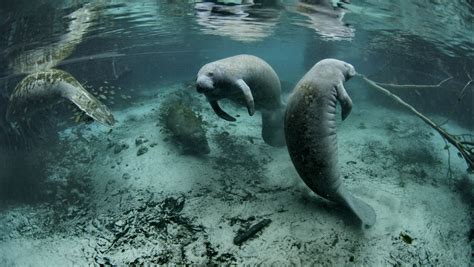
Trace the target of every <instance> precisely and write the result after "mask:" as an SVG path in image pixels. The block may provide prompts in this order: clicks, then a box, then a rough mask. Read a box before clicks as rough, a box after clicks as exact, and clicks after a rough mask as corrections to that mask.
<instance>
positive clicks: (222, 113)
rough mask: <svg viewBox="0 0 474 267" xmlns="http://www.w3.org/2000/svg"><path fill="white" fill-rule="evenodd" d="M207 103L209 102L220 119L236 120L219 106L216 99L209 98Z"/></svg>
mask: <svg viewBox="0 0 474 267" xmlns="http://www.w3.org/2000/svg"><path fill="white" fill-rule="evenodd" d="M209 103H210V104H211V107H212V109H213V110H214V112H215V113H216V114H217V116H219V117H221V118H222V119H224V120H226V121H236V119H235V118H234V117H232V116H230V115H229V114H227V113H226V112H225V111H223V110H222V109H221V107H219V103H217V100H211V101H209Z"/></svg>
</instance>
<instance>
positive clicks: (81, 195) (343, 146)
mask: <svg viewBox="0 0 474 267" xmlns="http://www.w3.org/2000/svg"><path fill="white" fill-rule="evenodd" d="M180 87H181V86H180V85H176V86H171V87H170V88H169V89H168V91H167V92H166V93H160V94H159V95H156V96H148V97H146V100H143V101H135V102H133V103H131V105H130V107H129V108H128V109H126V110H121V111H116V112H115V115H116V118H117V120H118V124H117V125H116V127H114V128H113V130H112V131H110V129H108V128H106V127H103V126H100V125H97V124H94V123H93V124H80V125H78V126H76V127H73V128H69V129H67V130H65V131H63V132H61V133H60V139H61V142H60V143H59V144H58V145H57V146H58V147H59V149H56V150H57V151H56V152H54V153H52V156H51V157H50V158H45V159H44V160H45V164H47V165H48V173H49V175H48V178H47V180H46V181H45V183H46V184H48V186H44V187H43V188H42V189H41V190H49V191H48V194H49V195H50V196H51V199H52V200H49V201H43V202H40V203H37V204H28V205H26V204H24V205H11V206H8V207H7V208H5V209H3V210H1V211H0V266H73V265H74V266H77V265H82V266H84V265H90V264H94V263H95V264H101V263H102V264H107V263H109V264H118V265H125V264H131V263H160V264H165V263H184V264H192V263H196V264H211V263H236V264H249V265H255V264H265V265H266V264H268V265H270V264H277V265H289V264H295V265H305V266H306V265H310V264H317V265H322V266H345V265H358V266H360V265H364V266H387V265H397V266H400V265H401V266H405V265H406V266H408V265H416V266H420V265H439V266H472V265H473V262H474V261H473V257H472V251H473V241H472V225H473V209H472V200H473V195H474V192H473V189H472V188H473V176H468V175H467V173H466V171H465V169H466V165H465V163H464V161H463V160H462V159H460V158H459V157H458V156H457V155H456V151H455V150H454V149H453V148H450V149H449V151H450V153H449V154H448V150H446V149H444V147H445V143H444V141H443V139H442V138H441V137H440V136H439V135H438V134H437V133H436V132H435V131H433V130H432V129H431V128H429V127H428V126H426V125H425V124H424V123H422V122H421V121H420V120H419V119H417V118H416V117H414V116H412V115H410V114H404V113H399V112H396V111H393V110H388V109H385V108H383V107H380V106H374V105H372V104H370V103H360V101H359V102H356V103H354V109H353V111H352V114H351V115H350V116H349V118H348V119H347V120H346V121H345V122H344V123H340V122H339V128H338V140H339V159H340V168H341V171H342V174H343V176H344V184H345V185H346V186H347V187H348V189H349V190H350V191H351V192H352V193H353V194H354V195H355V196H357V197H359V198H361V199H363V200H364V201H366V202H367V203H369V204H370V205H371V206H372V207H373V208H374V209H375V210H376V213H377V222H376V224H375V225H374V226H373V227H372V228H370V229H366V230H363V229H360V227H358V226H354V221H353V220H352V219H350V218H348V217H347V216H346V214H345V211H344V210H340V209H339V208H338V207H337V206H335V205H333V204H332V203H329V202H327V201H325V200H323V199H321V198H319V197H317V196H316V195H314V194H313V193H311V192H310V191H309V190H308V189H306V187H305V185H304V184H303V182H302V181H301V179H300V178H299V177H298V174H297V173H296V171H295V169H294V167H293V165H292V163H291V161H290V159H289V156H288V153H287V151H286V149H285V148H273V147H270V146H267V145H266V144H265V143H263V141H262V140H261V138H260V124H261V121H260V116H259V114H258V113H257V114H256V115H255V116H253V117H249V116H248V115H247V114H246V110H245V108H235V107H234V106H232V105H231V104H226V103H223V104H222V106H224V107H225V110H227V111H228V112H229V113H230V114H233V115H237V114H238V115H240V116H239V117H238V120H237V122H235V123H229V122H226V121H224V120H221V119H218V118H217V116H216V115H215V114H213V113H212V112H211V109H210V107H209V106H208V104H207V103H205V101H204V99H202V98H199V99H198V100H197V101H195V103H194V104H193V105H194V109H195V110H198V111H199V110H200V112H201V114H202V117H203V119H204V120H205V121H206V122H207V128H208V133H207V136H208V139H209V142H210V146H211V153H210V154H208V155H205V156H201V157H196V156H191V155H184V154H182V152H181V149H180V147H179V146H177V145H176V143H174V142H173V141H172V140H171V139H170V137H169V133H167V132H166V131H163V129H162V125H161V124H160V120H159V110H160V105H161V103H163V101H164V100H166V99H167V97H169V96H170V95H174V94H175V92H174V91H176V90H183V89H181V88H180ZM160 90H161V89H160ZM162 92H164V91H163V90H162ZM449 127H450V128H449V130H450V131H451V132H455V133H465V132H467V130H465V129H461V128H459V127H457V126H455V125H450V126H449ZM137 139H138V140H139V142H140V140H141V141H145V142H144V143H142V144H140V145H136V142H137ZM143 147H146V148H147V149H148V150H147V151H146V152H145V153H144V154H142V155H137V152H138V151H139V150H142V151H144V150H146V149H143ZM448 155H449V158H448ZM448 161H449V162H450V164H449V165H448ZM449 169H450V173H448V170H449ZM266 219H269V220H271V222H270V221H268V220H266ZM264 220H265V221H264ZM261 221H264V222H267V223H268V222H270V223H269V224H268V225H267V226H266V227H264V228H263V229H261V230H259V231H258V232H257V233H256V234H255V235H253V236H252V237H251V238H250V239H248V240H246V241H245V242H243V243H242V244H241V245H235V244H234V242H233V240H234V238H235V237H236V236H237V235H238V234H240V233H241V232H245V231H247V230H248V229H249V228H250V227H251V226H254V225H256V224H258V223H259V222H261Z"/></svg>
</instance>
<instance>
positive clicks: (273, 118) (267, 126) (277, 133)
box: [262, 106, 286, 147]
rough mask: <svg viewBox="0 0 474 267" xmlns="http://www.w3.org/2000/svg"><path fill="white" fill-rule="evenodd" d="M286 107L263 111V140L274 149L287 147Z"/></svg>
mask: <svg viewBox="0 0 474 267" xmlns="http://www.w3.org/2000/svg"><path fill="white" fill-rule="evenodd" d="M284 118H285V107H284V106H282V107H281V108H278V109H274V110H262V138H263V141H265V143H267V144H269V145H271V146H274V147H283V146H285V145H286V141H285V130H284Z"/></svg>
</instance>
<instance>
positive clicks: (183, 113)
mask: <svg viewBox="0 0 474 267" xmlns="http://www.w3.org/2000/svg"><path fill="white" fill-rule="evenodd" d="M160 115H161V121H162V123H163V127H164V129H166V130H167V131H169V133H170V134H171V137H172V138H173V139H174V141H175V142H176V143H177V144H179V145H180V146H181V148H182V152H183V153H184V154H190V155H205V154H209V152H210V151H211V149H210V148H209V143H208V141H207V137H206V129H205V128H204V121H203V120H202V118H201V116H200V115H198V114H197V113H196V112H194V111H193V110H192V109H191V108H190V107H189V106H188V105H185V104H184V103H182V102H181V101H178V100H174V101H170V102H165V103H164V104H163V106H162V108H161V109H160Z"/></svg>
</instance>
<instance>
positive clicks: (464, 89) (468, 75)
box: [458, 71, 474, 101]
mask: <svg viewBox="0 0 474 267" xmlns="http://www.w3.org/2000/svg"><path fill="white" fill-rule="evenodd" d="M466 75H467V77H468V78H469V81H468V82H467V83H466V84H465V85H464V87H463V88H462V90H461V92H459V96H458V101H461V99H463V98H464V95H465V94H466V89H467V88H469V86H470V85H471V84H472V82H474V81H473V80H472V77H471V75H470V74H469V72H467V71H466Z"/></svg>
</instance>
